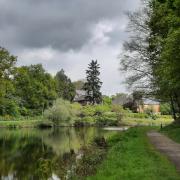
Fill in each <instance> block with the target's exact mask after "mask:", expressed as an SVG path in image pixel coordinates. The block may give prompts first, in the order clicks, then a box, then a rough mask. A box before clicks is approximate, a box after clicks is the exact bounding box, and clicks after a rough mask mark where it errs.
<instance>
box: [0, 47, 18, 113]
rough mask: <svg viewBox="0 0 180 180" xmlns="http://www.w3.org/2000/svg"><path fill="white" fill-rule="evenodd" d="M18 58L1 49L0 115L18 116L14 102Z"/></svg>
mask: <svg viewBox="0 0 180 180" xmlns="http://www.w3.org/2000/svg"><path fill="white" fill-rule="evenodd" d="M15 63H16V57H15V56H13V55H11V54H10V53H9V52H8V51H7V50H6V49H4V48H1V47H0V115H7V114H9V115H18V107H17V105H16V102H13V100H14V96H13V93H14V87H13V80H12V78H13V74H14V68H15Z"/></svg>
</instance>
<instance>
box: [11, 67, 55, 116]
mask: <svg viewBox="0 0 180 180" xmlns="http://www.w3.org/2000/svg"><path fill="white" fill-rule="evenodd" d="M14 84H15V88H16V96H17V97H19V106H20V109H21V113H22V115H38V114H41V113H42V112H43V111H44V109H45V108H48V107H49V106H50V105H52V103H53V100H55V98H56V84H55V81H54V79H53V78H52V77H51V75H50V74H49V73H47V72H46V71H45V70H44V69H43V67H42V65H41V64H37V65H31V66H22V67H19V68H17V69H16V74H15V76H14ZM26 113H27V114H26Z"/></svg>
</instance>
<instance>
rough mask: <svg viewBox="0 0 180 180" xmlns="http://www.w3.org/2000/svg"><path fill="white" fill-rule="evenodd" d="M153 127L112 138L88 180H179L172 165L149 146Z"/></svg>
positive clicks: (130, 130) (179, 176)
mask: <svg viewBox="0 0 180 180" xmlns="http://www.w3.org/2000/svg"><path fill="white" fill-rule="evenodd" d="M150 129H151V128H149V127H138V128H131V129H129V130H128V131H127V132H125V133H119V134H117V135H116V136H113V138H111V140H110V141H109V143H110V145H111V148H110V150H109V151H108V154H107V157H106V159H105V160H104V162H103V163H102V164H101V165H100V166H99V168H98V171H97V174H96V175H95V176H92V177H88V178H87V179H88V180H120V179H122V180H141V179H142V180H179V179H180V175H179V174H178V173H177V172H176V169H175V167H174V165H173V164H171V163H170V162H169V161H168V159H167V158H166V157H165V156H163V155H162V154H160V153H159V152H157V151H156V150H155V149H154V148H153V146H152V145H151V144H150V143H149V140H148V138H147V136H146V132H147V131H149V130H150Z"/></svg>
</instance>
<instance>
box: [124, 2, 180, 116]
mask: <svg viewBox="0 0 180 180" xmlns="http://www.w3.org/2000/svg"><path fill="white" fill-rule="evenodd" d="M179 2H180V1H179V0H171V1H168V0H163V1H162V0H149V1H148V2H147V3H146V4H145V7H144V8H143V9H141V10H140V11H138V12H135V13H133V14H130V15H129V18H130V23H129V30H130V32H131V34H132V36H131V38H130V40H128V41H127V42H125V43H124V49H125V51H124V53H123V55H122V56H121V65H122V69H123V70H125V71H128V72H130V73H129V74H130V76H129V79H128V82H129V84H130V85H132V86H131V87H135V88H136V89H137V88H138V89H140V90H142V89H143V90H144V89H145V92H148V94H151V95H153V96H156V97H158V98H159V99H161V100H162V101H171V104H172V109H173V112H174V118H175V119H178V116H179V114H180V93H179V89H180V81H179V79H180V63H179V62H180V55H179V52H180V50H179V48H180V46H179V42H180V28H179V24H180V13H179V12H180V9H179V7H180V3H179Z"/></svg>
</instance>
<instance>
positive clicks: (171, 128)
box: [161, 124, 180, 143]
mask: <svg viewBox="0 0 180 180" xmlns="http://www.w3.org/2000/svg"><path fill="white" fill-rule="evenodd" d="M161 132H163V133H165V134H166V135H168V136H169V137H170V138H171V139H173V140H174V141H176V142H178V143H180V125H179V124H170V125H168V126H165V127H164V128H163V129H161Z"/></svg>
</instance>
